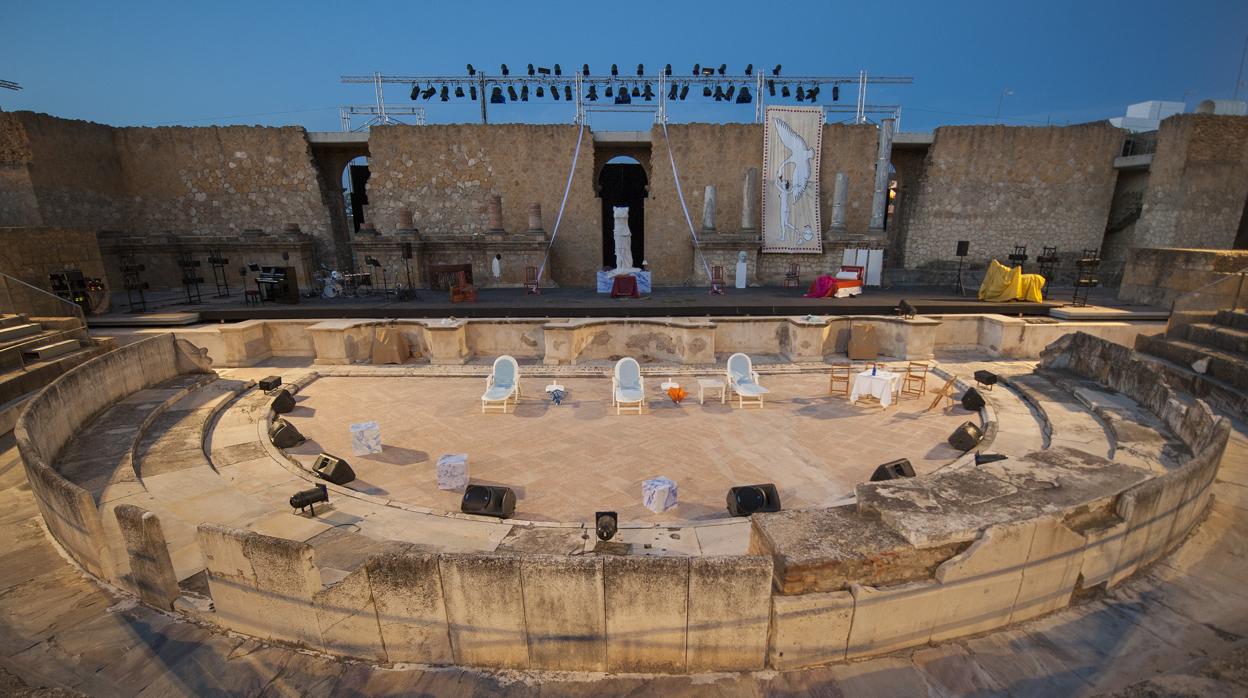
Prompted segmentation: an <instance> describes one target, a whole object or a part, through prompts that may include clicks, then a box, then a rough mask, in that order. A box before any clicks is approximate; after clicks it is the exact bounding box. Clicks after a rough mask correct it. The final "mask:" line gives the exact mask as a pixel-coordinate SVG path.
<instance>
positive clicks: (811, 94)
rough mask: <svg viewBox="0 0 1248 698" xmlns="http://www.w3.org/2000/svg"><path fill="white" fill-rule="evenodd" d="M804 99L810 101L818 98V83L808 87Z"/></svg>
mask: <svg viewBox="0 0 1248 698" xmlns="http://www.w3.org/2000/svg"><path fill="white" fill-rule="evenodd" d="M806 99H807V100H809V101H811V102H813V101H815V100H816V99H819V86H818V85H815V86H814V87H812V88H810V91H809V92H807V93H806Z"/></svg>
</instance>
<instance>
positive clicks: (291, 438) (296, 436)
mask: <svg viewBox="0 0 1248 698" xmlns="http://www.w3.org/2000/svg"><path fill="white" fill-rule="evenodd" d="M269 441H272V442H273V445H274V446H276V447H278V448H292V447H294V446H298V445H299V444H301V443H303V442H304V441H305V439H304V438H303V434H300V433H299V430H298V429H296V428H295V425H293V424H291V423H290V422H288V421H286V420H285V419H282V418H281V417H278V418H277V420H276V421H274V422H273V426H272V427H270V428H269Z"/></svg>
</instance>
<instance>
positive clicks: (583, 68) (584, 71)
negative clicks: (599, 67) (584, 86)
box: [581, 63, 589, 77]
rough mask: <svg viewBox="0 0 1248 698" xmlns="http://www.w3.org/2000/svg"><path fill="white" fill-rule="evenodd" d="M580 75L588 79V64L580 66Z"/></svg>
mask: <svg viewBox="0 0 1248 698" xmlns="http://www.w3.org/2000/svg"><path fill="white" fill-rule="evenodd" d="M581 75H583V76H585V77H589V64H588V63H582V64H581Z"/></svg>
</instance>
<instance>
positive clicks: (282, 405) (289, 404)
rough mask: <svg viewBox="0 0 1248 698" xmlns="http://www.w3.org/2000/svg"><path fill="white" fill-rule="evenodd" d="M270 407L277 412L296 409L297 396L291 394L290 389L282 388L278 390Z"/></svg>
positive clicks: (284, 412)
mask: <svg viewBox="0 0 1248 698" xmlns="http://www.w3.org/2000/svg"><path fill="white" fill-rule="evenodd" d="M269 407H270V408H271V409H272V410H273V411H274V412H276V413H277V414H286V413H287V412H289V411H291V410H293V409H295V396H293V395H291V394H290V391H289V390H287V389H285V388H282V389H281V390H279V391H277V395H276V396H274V398H273V402H272V404H270V405H269Z"/></svg>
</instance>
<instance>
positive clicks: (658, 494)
mask: <svg viewBox="0 0 1248 698" xmlns="http://www.w3.org/2000/svg"><path fill="white" fill-rule="evenodd" d="M641 503H642V504H643V505H645V507H646V508H647V509H649V510H650V511H653V512H654V513H656V514H662V513H663V512H665V511H667V510H668V509H671V508H672V507H674V506H676V483H675V482H674V481H673V480H671V479H670V478H667V477H664V476H663V475H660V476H658V477H656V478H653V479H650V480H646V481H645V482H643V483H641Z"/></svg>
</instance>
